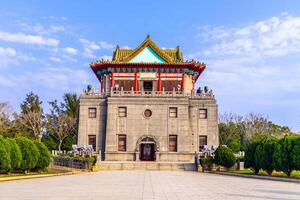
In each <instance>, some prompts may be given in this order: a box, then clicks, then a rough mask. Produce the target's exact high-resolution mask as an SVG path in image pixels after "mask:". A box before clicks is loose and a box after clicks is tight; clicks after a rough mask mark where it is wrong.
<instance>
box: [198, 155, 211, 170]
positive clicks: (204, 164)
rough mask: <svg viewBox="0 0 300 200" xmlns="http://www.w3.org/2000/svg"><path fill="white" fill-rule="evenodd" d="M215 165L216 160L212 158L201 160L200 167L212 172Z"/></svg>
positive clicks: (202, 158)
mask: <svg viewBox="0 0 300 200" xmlns="http://www.w3.org/2000/svg"><path fill="white" fill-rule="evenodd" d="M213 164H214V159H213V158H212V157H206V158H205V157H201V158H200V165H201V166H202V167H203V169H204V170H211V169H212V167H213Z"/></svg>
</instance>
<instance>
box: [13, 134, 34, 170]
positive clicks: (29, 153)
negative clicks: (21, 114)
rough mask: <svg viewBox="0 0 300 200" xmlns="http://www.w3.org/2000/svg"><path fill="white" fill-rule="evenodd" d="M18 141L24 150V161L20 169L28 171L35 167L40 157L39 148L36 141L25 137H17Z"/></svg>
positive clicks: (22, 150)
mask: <svg viewBox="0 0 300 200" xmlns="http://www.w3.org/2000/svg"><path fill="white" fill-rule="evenodd" d="M16 142H17V144H18V145H19V147H20V149H21V152H22V158H23V160H22V163H21V166H20V169H21V170H23V171H25V172H27V171H30V169H33V168H35V166H36V164H37V162H38V159H39V154H40V153H39V150H38V148H37V147H36V145H35V144H34V142H33V141H32V140H30V139H28V138H25V137H18V138H16Z"/></svg>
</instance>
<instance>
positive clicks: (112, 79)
mask: <svg viewBox="0 0 300 200" xmlns="http://www.w3.org/2000/svg"><path fill="white" fill-rule="evenodd" d="M114 86H115V77H114V72H112V73H111V87H114Z"/></svg>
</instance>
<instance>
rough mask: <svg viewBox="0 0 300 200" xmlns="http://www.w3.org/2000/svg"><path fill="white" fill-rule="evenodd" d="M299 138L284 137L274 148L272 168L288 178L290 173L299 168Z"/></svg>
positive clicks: (292, 136)
mask: <svg viewBox="0 0 300 200" xmlns="http://www.w3.org/2000/svg"><path fill="white" fill-rule="evenodd" d="M298 145H299V136H294V135H286V136H284V137H283V138H282V139H280V140H279V142H278V143H277V144H276V146H275V151H274V155H273V159H274V166H275V169H276V170H278V171H283V172H284V173H285V174H286V175H288V176H290V175H291V173H292V171H293V170H295V169H297V168H299V166H298V164H299V161H298V158H299V152H298V150H299V146H298Z"/></svg>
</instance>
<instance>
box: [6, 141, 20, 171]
mask: <svg viewBox="0 0 300 200" xmlns="http://www.w3.org/2000/svg"><path fill="white" fill-rule="evenodd" d="M6 141H7V142H8V143H9V144H10V160H11V169H12V170H16V169H18V168H20V166H21V162H22V153H21V149H20V147H19V146H18V144H17V142H16V140H15V139H13V138H6Z"/></svg>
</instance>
